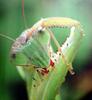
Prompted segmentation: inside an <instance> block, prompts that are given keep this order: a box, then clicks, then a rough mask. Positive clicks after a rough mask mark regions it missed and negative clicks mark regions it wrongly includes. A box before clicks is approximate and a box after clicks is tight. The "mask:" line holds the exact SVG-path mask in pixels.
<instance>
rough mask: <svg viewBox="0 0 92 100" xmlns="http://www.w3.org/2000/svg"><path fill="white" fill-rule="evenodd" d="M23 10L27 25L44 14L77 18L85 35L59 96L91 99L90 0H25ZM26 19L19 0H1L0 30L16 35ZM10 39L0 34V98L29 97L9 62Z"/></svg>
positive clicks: (17, 99) (72, 99) (69, 99)
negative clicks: (71, 70) (72, 71)
mask: <svg viewBox="0 0 92 100" xmlns="http://www.w3.org/2000/svg"><path fill="white" fill-rule="evenodd" d="M24 10H25V11H24V12H25V19H26V23H27V26H28V27H31V26H32V25H33V24H34V23H36V22H37V21H38V20H40V19H41V18H45V17H54V16H59V17H71V18H73V19H76V20H78V21H80V23H81V24H82V25H83V29H84V32H85V34H86V35H85V37H84V38H83V40H82V42H81V46H80V48H78V49H79V51H78V54H77V56H76V58H75V60H74V62H73V66H74V70H75V71H76V74H75V75H74V76H71V75H70V74H68V75H67V77H66V82H65V83H64V84H63V87H62V88H61V96H62V100H92V52H91V51H92V44H91V42H92V40H91V39H92V0H24ZM26 23H24V20H23V15H22V0H0V34H5V35H8V36H10V37H12V38H13V39H16V37H18V36H19V35H20V34H21V32H23V31H24V30H25V29H26V28H25V24H26ZM63 35H64V34H63ZM61 39H62V38H61ZM12 43H13V42H12V41H10V40H8V39H6V38H3V37H0V100H28V99H27V93H26V84H25V82H24V81H23V79H22V78H21V77H20V75H19V73H18V72H17V69H16V67H15V66H13V65H12V64H11V63H10V59H9V54H10V48H11V45H12Z"/></svg>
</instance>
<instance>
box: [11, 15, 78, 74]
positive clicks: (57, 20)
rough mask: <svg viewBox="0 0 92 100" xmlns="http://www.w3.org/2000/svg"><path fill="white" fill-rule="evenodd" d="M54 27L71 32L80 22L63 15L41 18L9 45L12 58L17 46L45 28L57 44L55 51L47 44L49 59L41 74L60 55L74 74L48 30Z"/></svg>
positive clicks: (14, 55) (23, 43) (46, 71)
mask: <svg viewBox="0 0 92 100" xmlns="http://www.w3.org/2000/svg"><path fill="white" fill-rule="evenodd" d="M54 27H60V28H63V27H65V28H70V33H73V32H74V30H75V28H80V23H79V22H78V21H76V20H73V19H71V18H64V17H50V18H44V19H41V20H40V21H38V22H37V23H36V24H34V25H33V26H32V27H31V28H29V29H26V30H25V31H24V32H23V33H22V34H21V35H20V36H19V37H18V38H17V39H16V41H15V42H14V43H13V45H12V47H11V57H12V59H15V58H16V54H17V52H19V48H21V47H22V46H23V45H25V44H26V43H27V42H28V41H29V40H31V39H32V38H34V37H36V36H37V34H40V33H41V32H44V31H45V30H46V31H48V32H49V34H50V37H51V38H52V39H53V41H54V43H55V45H56V46H57V49H58V51H57V53H54V52H53V50H52V48H51V47H50V45H49V43H48V44H47V46H48V51H49V52H48V55H49V58H50V60H49V64H48V66H46V68H45V66H44V67H43V68H42V69H41V71H40V72H41V73H42V74H43V75H44V74H48V72H49V67H55V63H56V62H58V59H59V57H60V56H61V57H62V60H63V62H64V63H65V64H66V65H67V67H68V69H69V72H70V73H71V74H74V72H73V68H72V64H71V63H68V62H67V59H66V57H65V56H64V54H63V52H62V47H61V46H60V44H59V43H58V41H57V40H56V38H55V36H54V33H52V31H51V30H50V28H54ZM23 66H24V65H23Z"/></svg>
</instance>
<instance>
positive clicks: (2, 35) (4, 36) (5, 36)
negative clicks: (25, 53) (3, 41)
mask: <svg viewBox="0 0 92 100" xmlns="http://www.w3.org/2000/svg"><path fill="white" fill-rule="evenodd" d="M0 36H1V37H3V38H7V39H8V40H11V41H13V42H15V40H14V39H13V38H11V37H9V36H7V35H4V34H0Z"/></svg>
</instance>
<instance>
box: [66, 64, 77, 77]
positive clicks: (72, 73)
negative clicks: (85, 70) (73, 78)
mask: <svg viewBox="0 0 92 100" xmlns="http://www.w3.org/2000/svg"><path fill="white" fill-rule="evenodd" d="M67 66H68V70H69V72H70V74H71V75H74V74H75V72H74V71H73V67H72V64H67Z"/></svg>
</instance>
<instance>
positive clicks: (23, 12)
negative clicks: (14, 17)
mask: <svg viewBox="0 0 92 100" xmlns="http://www.w3.org/2000/svg"><path fill="white" fill-rule="evenodd" d="M24 10H25V9H24V0H22V16H23V21H24V24H25V28H27V23H26V18H25V11H24Z"/></svg>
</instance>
